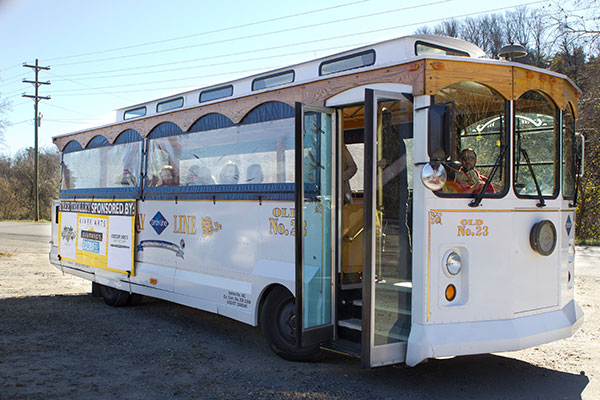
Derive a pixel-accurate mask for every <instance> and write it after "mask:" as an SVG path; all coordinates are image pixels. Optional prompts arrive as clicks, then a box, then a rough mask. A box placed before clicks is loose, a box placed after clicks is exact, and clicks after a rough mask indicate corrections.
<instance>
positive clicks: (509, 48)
mask: <svg viewBox="0 0 600 400" xmlns="http://www.w3.org/2000/svg"><path fill="white" fill-rule="evenodd" d="M526 55H527V50H525V47H523V46H521V45H520V44H514V43H510V44H507V45H506V46H504V47H502V48H501V49H500V52H499V53H498V57H500V58H502V59H504V60H507V61H514V60H515V58H521V57H525V56H526Z"/></svg>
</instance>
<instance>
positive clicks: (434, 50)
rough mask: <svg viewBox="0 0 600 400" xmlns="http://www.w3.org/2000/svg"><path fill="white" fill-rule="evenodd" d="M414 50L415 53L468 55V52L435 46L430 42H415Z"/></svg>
mask: <svg viewBox="0 0 600 400" xmlns="http://www.w3.org/2000/svg"><path fill="white" fill-rule="evenodd" d="M415 52H416V53H417V55H418V56H419V55H421V54H435V55H442V56H463V57H469V53H467V52H465V51H461V50H456V49H450V48H448V47H443V46H437V45H435V44H431V43H425V42H417V43H416V45H415Z"/></svg>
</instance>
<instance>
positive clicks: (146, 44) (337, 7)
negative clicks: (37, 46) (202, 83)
mask: <svg viewBox="0 0 600 400" xmlns="http://www.w3.org/2000/svg"><path fill="white" fill-rule="evenodd" d="M368 1H370V0H360V1H354V2H350V3H345V4H340V5H336V6H331V7H325V8H320V9H317V10H311V11H304V12H301V13H297V14H291V15H284V16H282V17H276V18H270V19H265V20H260V21H255V22H249V23H247V24H241V25H234V26H229V27H226V28H220V29H215V30H212V31H205V32H199V33H194V34H191V35H184V36H178V37H174V38H170V39H163V40H156V41H153V42H146V43H140V44H134V45H130V46H124V47H117V48H113V49H106V50H99V51H94V52H89V53H82V54H75V55H70V56H64V57H56V58H50V59H49V60H48V61H56V60H64V59H68V58H77V57H85V56H89V55H94V54H103V53H109V52H113V51H120V50H128V49H133V48H136V47H144V46H151V45H154V44H160V43H167V42H173V41H176V40H183V39H189V38H193V37H198V36H203V35H209V34H213V33H219V32H225V31H228V30H233V29H239V28H246V27H249V26H256V25H260V24H265V23H268V22H275V21H281V20H284V19H289V18H294V17H299V16H303V15H309V14H315V13H319V12H322V11H329V10H334V9H339V8H343V7H348V6H352V5H356V4H359V3H365V2H368ZM58 65H60V64H58Z"/></svg>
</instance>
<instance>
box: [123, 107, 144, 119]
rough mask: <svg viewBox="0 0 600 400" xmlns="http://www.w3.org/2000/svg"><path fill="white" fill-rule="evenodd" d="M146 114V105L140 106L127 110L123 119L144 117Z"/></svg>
mask: <svg viewBox="0 0 600 400" xmlns="http://www.w3.org/2000/svg"><path fill="white" fill-rule="evenodd" d="M144 115H146V107H138V108H134V109H132V110H127V111H125V113H124V114H123V119H131V118H138V117H143V116H144Z"/></svg>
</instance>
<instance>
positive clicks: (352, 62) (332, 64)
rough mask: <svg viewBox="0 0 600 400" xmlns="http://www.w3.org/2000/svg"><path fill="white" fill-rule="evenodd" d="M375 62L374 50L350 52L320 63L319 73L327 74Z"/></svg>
mask: <svg viewBox="0 0 600 400" xmlns="http://www.w3.org/2000/svg"><path fill="white" fill-rule="evenodd" d="M373 64H375V50H369V51H365V52H362V53H358V54H352V55H349V56H344V57H340V58H336V59H334V60H328V61H324V62H323V63H321V66H320V68H319V75H329V74H334V73H336V72H342V71H347V70H350V69H355V68H361V67H367V66H369V65H373Z"/></svg>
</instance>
